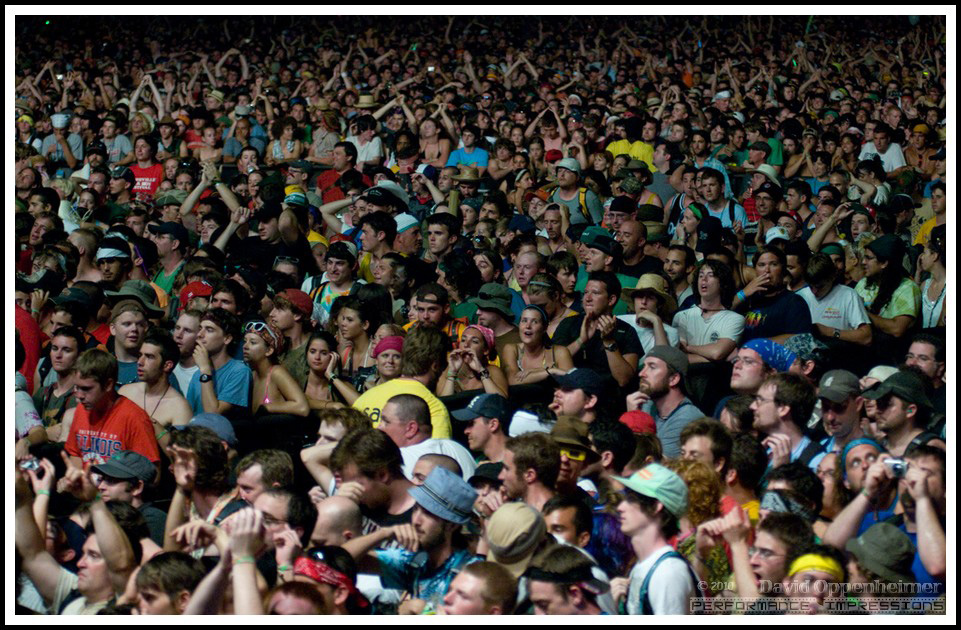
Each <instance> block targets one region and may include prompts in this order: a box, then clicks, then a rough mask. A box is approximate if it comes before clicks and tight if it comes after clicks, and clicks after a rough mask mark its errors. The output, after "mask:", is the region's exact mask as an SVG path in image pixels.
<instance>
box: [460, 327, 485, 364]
mask: <svg viewBox="0 0 961 630" xmlns="http://www.w3.org/2000/svg"><path fill="white" fill-rule="evenodd" d="M460 347H461V349H462V350H470V351H472V352H473V353H474V354H476V355H477V356H479V357H483V356H485V355H486V354H487V342H486V341H484V335H482V334H481V333H480V331H478V330H477V329H476V328H471V329H469V330H465V331H464V334H463V335H461V338H460Z"/></svg>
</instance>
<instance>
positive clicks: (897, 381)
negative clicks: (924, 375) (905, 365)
mask: <svg viewBox="0 0 961 630" xmlns="http://www.w3.org/2000/svg"><path fill="white" fill-rule="evenodd" d="M889 394H891V395H893V396H897V397H898V398H900V399H901V400H903V401H905V402H907V403H910V404H913V405H921V406H922V407H927V408H928V409H931V408H932V407H933V405H932V404H931V399H930V398H928V395H927V393H926V392H925V391H924V383H923V382H922V381H921V378H920V377H919V376H917V375H916V374H915V373H914V372H908V371H906V370H898V371H897V372H895V373H894V374H892V375H891V376H889V377H888V378H886V379H885V380H884V381H883V382H881V383H878V384H877V385H875V386H874V387H871V388H869V389H867V390H866V391H865V392H864V393H863V394H862V395H863V396H864V397H865V398H867V399H869V400H878V399H879V398H884V397H885V396H887V395H889Z"/></svg>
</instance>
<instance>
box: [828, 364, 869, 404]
mask: <svg viewBox="0 0 961 630" xmlns="http://www.w3.org/2000/svg"><path fill="white" fill-rule="evenodd" d="M860 395H861V383H860V382H859V381H858V377H857V376H855V375H854V374H852V373H851V372H848V371H847V370H831V371H830V372H825V374H824V376H822V377H821V382H820V383H819V384H818V398H826V399H828V400H830V401H831V402H833V403H842V402H844V401H845V400H847V399H848V398H851V397H852V396H860Z"/></svg>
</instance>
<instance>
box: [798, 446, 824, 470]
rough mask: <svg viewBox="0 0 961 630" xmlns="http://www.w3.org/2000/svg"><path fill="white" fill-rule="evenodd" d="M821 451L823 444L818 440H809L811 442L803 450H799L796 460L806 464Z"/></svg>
mask: <svg viewBox="0 0 961 630" xmlns="http://www.w3.org/2000/svg"><path fill="white" fill-rule="evenodd" d="M823 452H824V447H823V445H822V444H821V443H820V442H815V441H814V440H811V443H810V444H808V445H807V446H806V447H805V448H804V450H803V451H801V454H800V455H798V458H797V461H798V462H800V463H802V464H804V465H805V466H807V465H808V464H809V463H810V461H811V460H812V459H814V457H815V456H816V455H818V454H819V453H823Z"/></svg>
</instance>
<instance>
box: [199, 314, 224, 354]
mask: <svg viewBox="0 0 961 630" xmlns="http://www.w3.org/2000/svg"><path fill="white" fill-rule="evenodd" d="M197 343H199V344H200V345H201V346H203V347H204V348H206V350H207V352H208V353H209V354H210V355H212V356H213V355H217V354H220V352H221V351H223V350H224V348H226V347H227V343H228V337H227V335H224V331H223V329H222V328H221V327H220V326H218V325H217V324H215V323H213V322H212V321H210V320H204V321H202V322H200V332H199V333H197Z"/></svg>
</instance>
